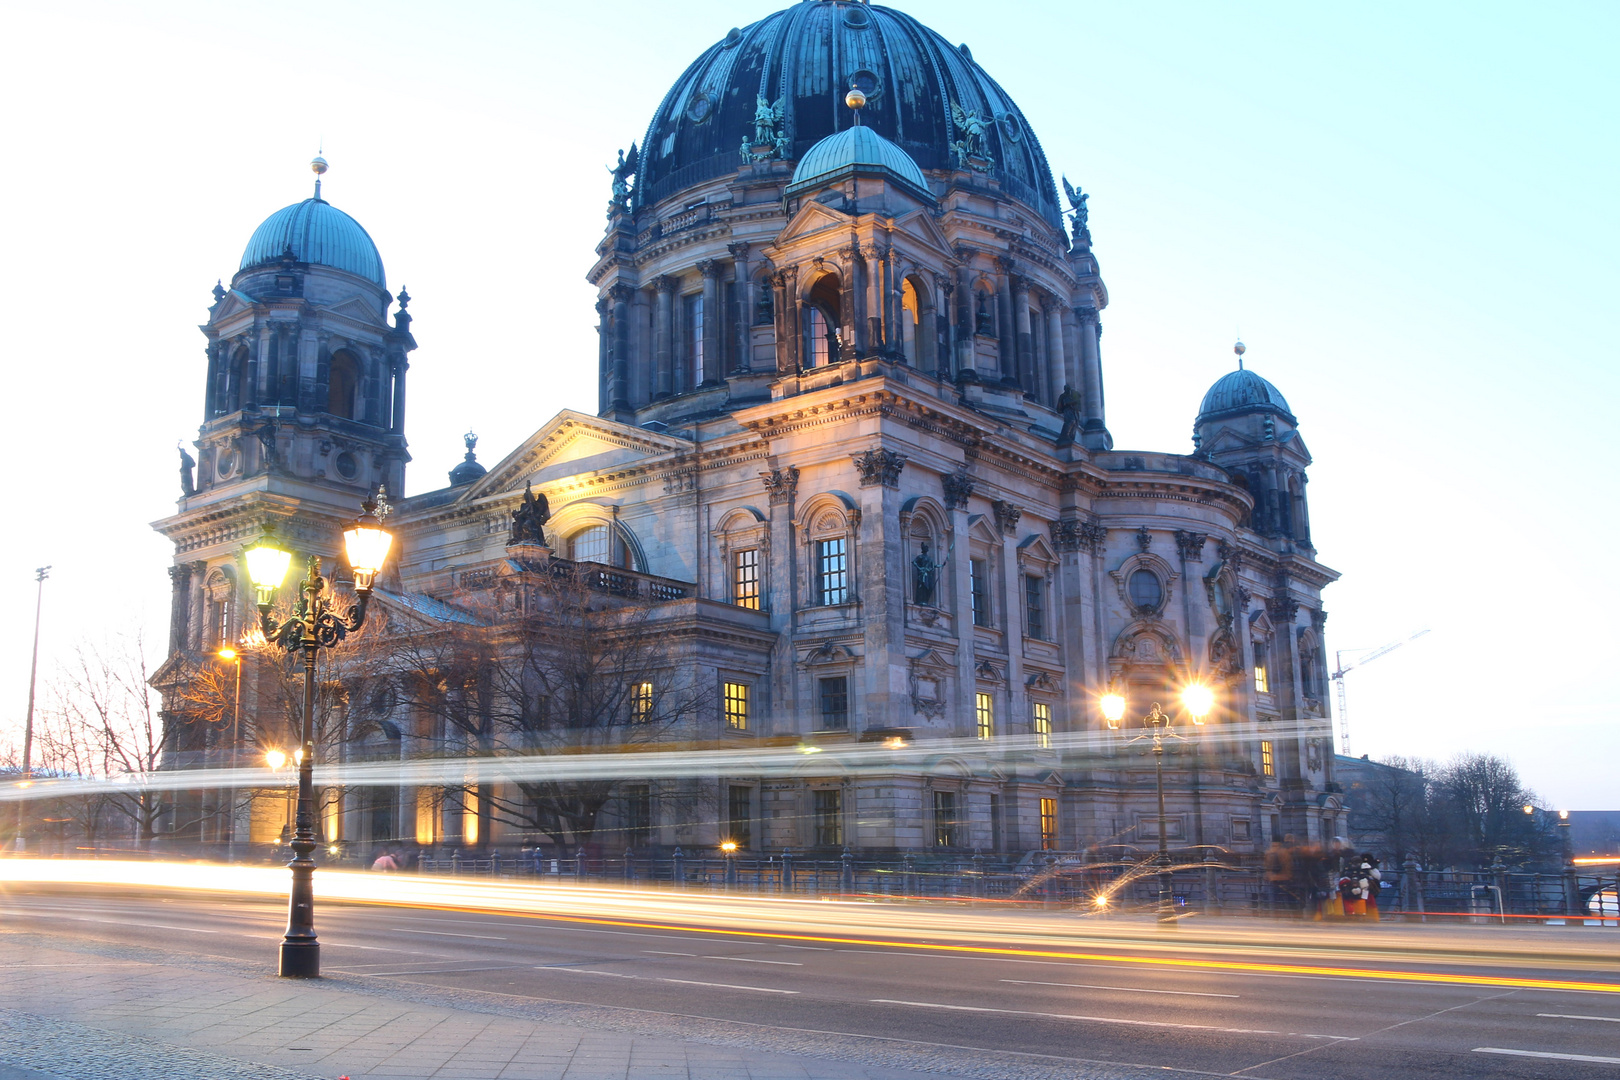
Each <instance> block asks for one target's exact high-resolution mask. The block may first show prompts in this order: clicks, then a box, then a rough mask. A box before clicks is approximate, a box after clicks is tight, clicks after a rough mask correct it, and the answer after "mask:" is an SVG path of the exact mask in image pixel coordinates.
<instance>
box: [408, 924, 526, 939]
mask: <svg viewBox="0 0 1620 1080" xmlns="http://www.w3.org/2000/svg"><path fill="white" fill-rule="evenodd" d="M388 929H390V930H392V931H393V932H394V933H396V934H426V935H428V936H429V937H464V938H477V939H478V940H479V941H505V940H506V939H505V938H503V937H495V936H493V935H491V934H452V933H449V932H448V931H445V930H407V929H405V927H403V926H390V927H389V928H388Z"/></svg>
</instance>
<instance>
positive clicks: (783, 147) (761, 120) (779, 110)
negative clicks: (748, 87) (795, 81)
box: [742, 95, 787, 161]
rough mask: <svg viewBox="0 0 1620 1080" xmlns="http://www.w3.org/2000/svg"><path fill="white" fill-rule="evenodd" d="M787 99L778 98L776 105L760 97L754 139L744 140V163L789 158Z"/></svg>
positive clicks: (755, 114) (756, 112) (762, 96)
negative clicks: (786, 121) (786, 123)
mask: <svg viewBox="0 0 1620 1080" xmlns="http://www.w3.org/2000/svg"><path fill="white" fill-rule="evenodd" d="M786 119H787V98H777V99H776V104H774V105H773V104H771V103H770V102H769V101H766V100H765V97H764V95H760V96H759V97H758V99H757V102H756V104H755V105H754V138H753V140H752V141H750V140H749V139H747V138H746V137H745V138H744V139H743V144H742V156H743V160H744V161H764V160H766V159H767V158H770V157H773V156H774V157H779V158H785V157H787V131H786V129H785V127H784V125H783V121H785V120H786Z"/></svg>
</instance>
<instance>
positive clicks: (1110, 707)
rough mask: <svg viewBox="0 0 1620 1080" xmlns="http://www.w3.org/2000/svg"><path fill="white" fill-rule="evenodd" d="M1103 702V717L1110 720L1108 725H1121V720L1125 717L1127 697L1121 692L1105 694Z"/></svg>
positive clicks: (1114, 726) (1113, 726) (1115, 726)
mask: <svg viewBox="0 0 1620 1080" xmlns="http://www.w3.org/2000/svg"><path fill="white" fill-rule="evenodd" d="M1101 704H1102V714H1103V719H1104V720H1107V721H1108V726H1109V727H1111V728H1117V727H1119V722H1120V721H1121V720H1122V719H1124V717H1125V699H1124V698H1123V697H1121V696H1120V695H1119V694H1104V695H1103V696H1102V702H1101Z"/></svg>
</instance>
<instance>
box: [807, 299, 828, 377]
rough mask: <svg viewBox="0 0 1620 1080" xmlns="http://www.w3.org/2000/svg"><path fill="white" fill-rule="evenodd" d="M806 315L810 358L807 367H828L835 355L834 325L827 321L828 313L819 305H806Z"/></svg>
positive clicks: (808, 355) (808, 356)
mask: <svg viewBox="0 0 1620 1080" xmlns="http://www.w3.org/2000/svg"><path fill="white" fill-rule="evenodd" d="M805 315H806V318H805V320H804V327H805V330H804V332H805V335H806V342H805V344H806V345H807V346H808V349H807V359H808V360H809V363H807V364H805V367H826V366H827V364H828V363H829V362H830V361H831V360H832V358H833V356H834V355H835V353H834V346H833V329H832V326H831V325H830V324H829V323H828V321H827V315H826V313H825V312H823V311H822V310H821V309H820V308H818V307H814V306H810V307H806V308H805Z"/></svg>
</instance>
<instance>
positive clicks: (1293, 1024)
mask: <svg viewBox="0 0 1620 1080" xmlns="http://www.w3.org/2000/svg"><path fill="white" fill-rule="evenodd" d="M667 899H668V894H665V900H666V901H667ZM683 905H689V906H690V907H692V908H693V909H694V910H696V909H699V908H701V909H702V910H703V913H704V917H705V920H706V921H707V922H708V924H709V925H707V926H699V925H696V923H698V921H699V920H696V919H694V920H691V923H692V925H685V926H683V925H680V922H681V920H680V918H679V916H678V915H676V916H675V917H671V916H670V914H669V912H671V911H675V912H679V911H680V909H681V907H682V906H683ZM793 910H794V909H791V908H789V909H787V912H786V916H785V917H784V918H783V919H782V920H780V921H779V923H778V926H777V928H776V929H774V930H762V929H761V928H760V924H759V921H758V920H757V919H745V918H742V917H739V918H738V919H737V920H736V925H735V926H733V927H729V928H728V927H727V926H725V925H724V923H725V922H726V918H725V916H726V909H725V908H724V906H723V905H717V904H716V903H715V902H713V901H710V900H706V899H699V898H695V897H694V898H692V899H691V900H684V899H683V900H680V901H679V902H678V903H675V904H673V905H672V904H670V903H668V902H664V903H662V906H661V907H660V908H659V912H660V913H659V914H657V915H639V916H637V915H633V914H626V913H625V912H624V911H622V910H619V909H617V908H615V907H614V905H613V904H611V903H607V902H604V903H603V904H602V905H601V908H600V912H599V914H598V915H597V916H596V917H594V918H593V917H582V916H580V915H579V914H577V913H576V914H568V915H553V916H551V917H548V916H547V915H546V914H537V915H522V916H518V915H501V914H490V913H478V912H472V911H459V910H438V909H433V908H424V907H389V906H379V905H368V904H358V903H355V904H338V903H327V904H324V905H322V906H319V907H318V911H317V928H318V930H319V932H320V935H321V942H322V946H323V949H322V954H323V966H324V970H325V971H326V972H327V973H330V974H337V973H342V974H346V975H349V976H356V977H365V978H367V979H377V980H400V981H407V982H412V983H419V984H429V985H433V986H440V987H449V988H460V989H471V990H481V991H494V992H499V993H503V994H510V995H518V996H522V997H532V998H540V999H546V1000H551V1001H572V1002H582V1003H589V1004H595V1005H602V1006H609V1007H615V1008H626V1009H637V1010H647V1011H652V1012H659V1013H667V1014H676V1015H682V1016H702V1017H708V1018H713V1019H720V1020H728V1021H742V1022H745V1023H749V1024H756V1025H764V1026H767V1027H771V1028H777V1029H786V1030H792V1029H800V1030H810V1031H816V1032H833V1033H840V1034H848V1035H855V1036H875V1037H881V1038H884V1039H889V1040H909V1041H914V1042H918V1043H922V1044H928V1045H932V1046H942V1045H943V1046H951V1047H958V1048H964V1049H968V1050H994V1051H1003V1052H1016V1053H1023V1054H1033V1055H1042V1056H1044V1057H1045V1058H1046V1059H1047V1060H1048V1061H1050V1059H1052V1058H1058V1059H1067V1060H1073V1061H1076V1062H1079V1061H1093V1062H1111V1063H1118V1064H1129V1065H1138V1066H1147V1067H1155V1068H1168V1069H1179V1070H1189V1071H1192V1072H1197V1073H1204V1074H1219V1075H1239V1074H1240V1075H1244V1076H1253V1077H1266V1078H1294V1077H1298V1078H1312V1080H1314V1078H1319V1077H1391V1078H1394V1077H1427V1076H1445V1077H1447V1078H1454V1077H1459V1076H1463V1077H1561V1078H1562V1077H1571V1078H1581V1077H1604V1078H1610V1080H1614V1078H1620V962H1617V960H1616V956H1617V953H1620V948H1617V946H1620V930H1616V929H1613V928H1609V929H1602V928H1595V927H1587V928H1567V929H1565V928H1552V927H1548V928H1538V929H1537V931H1536V932H1535V933H1532V934H1529V935H1527V934H1526V933H1525V932H1523V931H1515V932H1514V933H1513V934H1512V935H1511V936H1509V935H1507V934H1506V933H1505V932H1504V933H1502V934H1493V930H1494V928H1492V927H1477V928H1469V929H1468V930H1467V931H1456V930H1451V931H1443V932H1439V933H1438V934H1437V935H1436V936H1435V937H1434V938H1433V942H1432V944H1433V947H1432V948H1430V947H1428V943H1429V939H1421V940H1419V939H1417V938H1414V936H1413V935H1414V933H1419V932H1420V931H1414V930H1412V929H1410V928H1394V927H1391V928H1388V929H1385V928H1381V927H1366V928H1364V930H1363V933H1362V935H1361V937H1360V938H1358V937H1357V936H1356V932H1355V931H1351V932H1349V933H1347V932H1346V931H1345V930H1343V929H1342V928H1333V929H1324V930H1322V931H1320V932H1318V931H1316V930H1315V929H1314V928H1312V927H1309V926H1297V925H1294V924H1288V923H1274V924H1273V923H1265V922H1259V923H1257V922H1255V921H1254V920H1232V921H1231V923H1230V924H1229V925H1230V927H1231V933H1229V934H1228V933H1221V932H1216V930H1215V928H1214V926H1213V924H1211V925H1210V926H1209V927H1208V928H1199V929H1198V930H1197V931H1193V930H1191V929H1189V930H1188V931H1184V932H1178V931H1160V930H1157V929H1155V928H1154V927H1152V925H1151V924H1121V925H1120V926H1118V927H1116V928H1113V929H1111V930H1110V931H1109V933H1107V934H1105V935H1101V936H1098V935H1096V934H1094V933H1093V934H1092V935H1091V936H1089V937H1080V936H1077V937H1076V938H1075V939H1074V941H1073V943H1072V945H1071V946H1069V947H1068V949H1067V950H1065V949H1064V948H1062V947H1056V948H1055V947H1054V945H1053V941H1054V940H1058V941H1060V942H1061V941H1062V938H1063V935H1062V927H1063V925H1064V923H1063V920H1062V918H1061V917H1058V918H1056V919H1054V918H1051V917H1047V918H1041V917H1040V916H1031V918H1032V920H1035V922H1034V923H1032V925H1033V926H1035V928H1036V929H1037V930H1038V931H1039V934H1038V935H1037V936H1038V939H1039V940H1038V947H1030V946H1029V945H1028V944H1027V943H1026V944H1025V945H1023V946H1020V945H1019V943H1018V942H1016V941H1014V940H1012V939H1011V938H1009V935H1008V933H1007V932H1006V931H1005V930H1002V931H1000V932H997V933H993V934H992V933H987V934H985V935H984V936H983V937H982V938H979V939H975V938H974V936H973V935H972V934H971V933H964V932H963V927H964V926H971V925H972V921H973V916H972V913H971V912H966V913H964V912H961V911H960V910H958V911H956V912H952V913H951V914H950V915H949V920H950V922H949V925H946V924H945V923H943V922H942V923H941V926H940V927H939V932H938V933H930V932H929V930H930V923H929V916H928V913H927V912H919V911H916V910H915V909H912V910H910V911H909V912H908V921H909V923H910V925H909V927H905V928H900V929H897V928H895V927H893V926H889V925H887V924H885V923H883V921H882V920H881V919H879V918H878V915H879V914H881V912H880V911H877V910H873V911H872V914H871V917H870V918H863V910H862V907H861V906H860V905H836V906H829V905H809V906H807V907H805V909H804V911H805V915H804V917H803V918H802V919H798V920H795V919H794V918H793ZM284 912H285V909H284V907H282V906H281V905H279V904H277V903H274V902H271V901H266V900H257V899H236V898H227V897H216V896H198V895H190V894H180V895H167V896H165V895H143V894H138V893H132V892H128V891H116V892H115V891H111V890H97V889H89V890H82V891H78V892H75V893H71V894H64V893H62V892H60V891H52V890H38V889H28V888H13V889H8V890H7V892H6V893H5V895H3V896H0V920H3V921H4V923H5V924H6V925H7V926H8V927H12V928H16V929H33V930H38V931H41V932H44V933H49V934H52V935H57V936H63V937H70V938H71V937H85V938H93V939H101V940H112V941H119V942H124V943H131V944H137V945H145V946H150V947H155V948H163V949H166V950H170V951H173V952H176V953H196V954H204V955H213V956H229V957H233V958H238V959H243V958H254V957H263V959H264V961H265V964H266V966H267V968H269V967H271V966H273V964H274V960H275V942H276V941H277V940H279V937H280V933H281V930H282V929H283V927H284V924H285V913H284ZM812 916H813V917H812ZM941 918H942V919H944V918H945V916H943V915H942V916H941ZM1006 925H1007V920H1006V919H998V920H997V926H1000V927H1005V926H1006ZM784 927H785V930H784V929H783V928H784ZM1536 934H1540V935H1541V936H1539V937H1538V936H1536ZM851 939H854V940H851ZM1414 940H1419V945H1418V946H1414V945H1412V944H1410V943H1411V942H1412V941H1414ZM1470 940H1477V942H1478V943H1479V945H1480V948H1478V949H1469V948H1467V942H1469V941H1470ZM1504 941H1506V942H1509V943H1510V944H1512V946H1513V947H1511V948H1497V943H1498V942H1504ZM1459 943H1461V945H1459ZM1420 946H1421V947H1420ZM1065 951H1068V952H1069V955H1067V956H1059V957H1053V956H1051V955H1050V954H1051V953H1053V952H1060V953H1062V952H1065ZM1042 954H1045V955H1042ZM1430 977H1432V978H1433V981H1430ZM1453 980H1456V981H1453ZM1544 981H1551V982H1557V983H1561V984H1563V988H1559V989H1553V988H1548V987H1543V986H1535V985H1527V984H1534V983H1538V982H1544ZM1589 983H1590V984H1606V985H1608V986H1610V987H1614V988H1615V989H1608V990H1603V989H1583V988H1581V987H1582V986H1583V985H1584V984H1589ZM1572 984H1573V985H1572Z"/></svg>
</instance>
